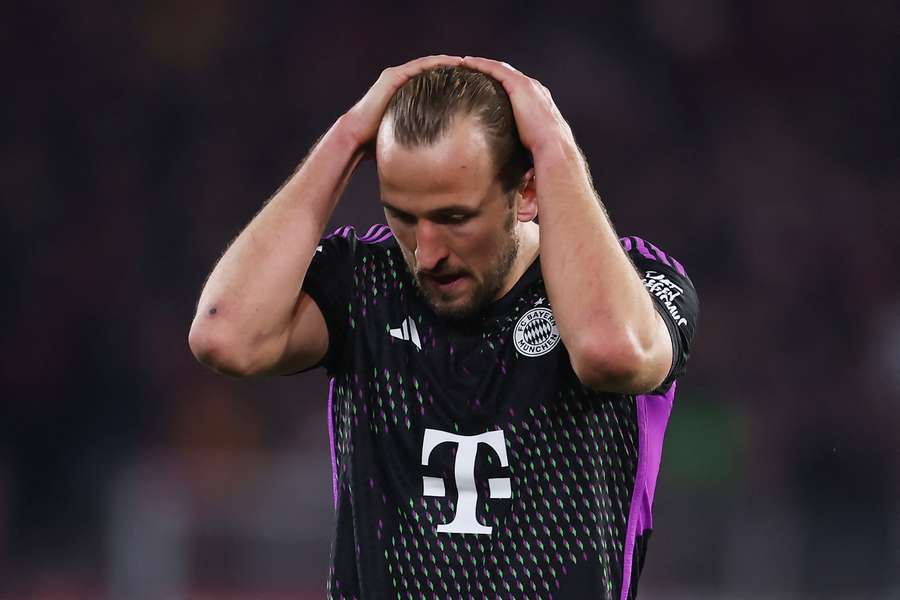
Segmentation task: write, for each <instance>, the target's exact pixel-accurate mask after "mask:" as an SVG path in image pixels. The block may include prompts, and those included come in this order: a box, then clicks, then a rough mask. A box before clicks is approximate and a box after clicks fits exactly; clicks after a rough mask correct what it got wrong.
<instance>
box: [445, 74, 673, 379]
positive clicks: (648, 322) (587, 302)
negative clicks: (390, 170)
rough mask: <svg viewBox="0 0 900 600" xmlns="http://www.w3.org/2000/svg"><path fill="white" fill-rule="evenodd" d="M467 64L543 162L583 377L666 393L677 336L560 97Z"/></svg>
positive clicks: (557, 282)
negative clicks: (500, 97)
mask: <svg viewBox="0 0 900 600" xmlns="http://www.w3.org/2000/svg"><path fill="white" fill-rule="evenodd" d="M463 66H467V67H470V68H474V69H478V70H480V71H483V72H485V73H487V74H488V75H491V76H492V77H494V78H495V79H497V80H498V81H500V82H501V83H502V84H503V86H504V88H505V89H506V91H507V93H508V94H509V96H510V102H511V103H512V106H513V112H514V114H515V118H516V125H517V127H518V129H519V135H520V138H521V139H522V143H523V144H524V145H525V146H526V147H527V148H528V149H529V150H530V151H531V153H532V157H533V158H534V172H535V185H536V190H537V202H538V214H539V215H540V219H541V221H540V236H541V266H542V271H543V275H544V282H545V284H546V287H547V295H548V296H549V298H550V302H551V304H552V306H553V312H554V316H555V318H556V322H557V325H558V326H559V332H560V336H561V337H562V339H563V342H564V343H565V345H566V348H567V350H568V351H569V355H570V358H571V362H572V367H573V369H574V371H575V373H576V374H577V375H578V377H579V379H580V380H581V381H582V383H584V384H585V385H587V386H589V387H592V388H594V389H598V390H603V391H614V392H623V393H636V392H642V391H648V390H651V389H653V388H655V387H657V386H658V385H659V384H660V383H662V381H663V379H664V378H665V376H666V374H667V373H668V370H669V368H670V366H671V363H672V345H671V339H670V337H669V332H668V329H667V328H666V326H665V323H664V322H663V321H662V317H660V315H659V314H658V313H657V312H656V310H655V308H654V307H653V301H652V300H651V298H650V295H649V294H648V293H647V290H646V289H645V288H644V286H643V283H642V282H641V280H640V278H639V277H638V274H637V272H636V271H635V269H634V266H633V265H632V264H631V261H630V260H629V258H628V256H627V255H626V254H625V252H624V251H623V250H622V247H621V245H620V244H619V240H618V236H617V235H616V233H615V231H614V230H613V228H612V225H611V224H610V222H609V220H608V219H607V218H606V214H605V212H604V210H603V207H602V206H601V205H600V203H599V201H598V198H597V196H596V193H595V191H594V188H593V185H592V183H591V178H590V174H589V172H588V169H587V165H586V164H585V162H584V160H583V158H582V156H581V152H580V151H579V149H578V147H577V145H576V144H575V139H574V136H573V135H572V131H571V129H570V128H569V125H568V123H566V121H565V120H564V119H563V117H562V115H561V114H560V112H559V110H558V109H557V107H556V105H555V104H554V102H553V99H552V98H551V96H550V92H549V91H548V90H547V89H546V88H545V87H544V86H543V85H541V84H540V82H538V81H536V80H534V79H531V78H529V77H526V76H525V75H523V74H522V73H520V72H519V71H517V70H516V69H514V68H512V67H511V66H509V65H508V64H506V63H500V62H496V61H492V60H487V59H482V58H471V57H466V59H465V60H464V62H463Z"/></svg>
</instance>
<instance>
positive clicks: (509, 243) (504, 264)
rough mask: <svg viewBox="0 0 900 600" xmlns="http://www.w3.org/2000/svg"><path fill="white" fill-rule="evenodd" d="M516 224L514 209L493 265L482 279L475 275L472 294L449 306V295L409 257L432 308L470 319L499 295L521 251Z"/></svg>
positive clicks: (451, 316)
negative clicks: (426, 278)
mask: <svg viewBox="0 0 900 600" xmlns="http://www.w3.org/2000/svg"><path fill="white" fill-rule="evenodd" d="M514 226H515V213H511V219H510V222H509V223H507V224H506V227H504V229H505V231H506V233H507V236H506V239H505V241H504V243H503V247H502V248H501V251H500V255H499V257H498V259H497V262H496V263H495V265H494V268H493V269H491V270H490V271H489V272H488V273H487V274H486V275H485V276H484V279H483V280H481V281H478V280H477V279H475V278H472V282H473V289H472V291H471V292H470V293H469V298H468V299H467V300H466V301H465V302H463V303H462V304H459V305H454V306H447V305H446V304H445V303H446V302H447V300H448V299H447V298H445V297H444V295H443V294H441V293H440V292H438V291H436V290H434V289H433V288H432V287H431V286H429V285H428V284H427V283H426V282H424V281H423V278H424V276H423V275H422V274H421V273H420V272H419V271H418V270H414V269H413V268H412V266H411V265H410V264H409V261H407V267H408V268H409V269H410V271H411V272H412V273H413V280H414V281H415V283H416V287H417V288H418V289H419V291H420V292H421V293H422V296H423V297H424V298H425V301H426V302H427V303H428V305H429V306H430V307H431V309H432V310H433V311H434V312H435V313H436V314H437V315H438V316H440V317H443V318H445V319H448V320H451V321H466V320H470V319H472V318H474V317H477V316H479V315H481V314H482V313H483V312H484V311H485V309H486V308H487V307H488V306H489V305H490V304H491V303H492V302H493V301H494V300H495V299H496V298H497V294H498V293H499V292H500V290H501V289H503V286H504V284H505V283H506V278H507V276H508V275H509V273H510V271H512V267H513V264H514V263H515V261H516V257H517V256H518V255H519V235H518V233H517V232H516V230H515V227H514ZM463 275H466V276H468V277H472V273H471V272H469V271H466V272H465V273H463Z"/></svg>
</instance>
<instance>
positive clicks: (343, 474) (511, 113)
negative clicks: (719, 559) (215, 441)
mask: <svg viewBox="0 0 900 600" xmlns="http://www.w3.org/2000/svg"><path fill="white" fill-rule="evenodd" d="M367 155H369V156H372V155H374V158H375V160H376V165H377V169H378V180H379V188H380V197H381V202H382V204H383V206H384V210H385V216H386V219H387V226H384V225H381V226H379V225H376V226H373V227H372V228H371V229H370V230H369V231H368V232H367V233H366V234H365V235H359V234H357V233H356V232H355V231H354V230H353V229H352V228H350V227H344V228H339V229H338V230H336V231H335V232H334V233H332V234H331V235H329V236H327V237H325V238H322V234H323V232H324V229H325V226H326V224H327V222H328V220H329V219H330V217H331V214H332V212H333V210H334V207H335V205H336V203H337V201H338V198H339V197H340V195H341V193H342V192H343V190H344V188H345V186H346V184H347V182H348V180H349V178H350V177H351V175H352V173H353V171H354V170H355V168H356V166H357V165H358V164H359V161H360V160H361V159H362V158H363V157H364V156H367ZM538 215H539V222H540V224H539V225H538V222H537V220H538ZM697 315H698V302H697V297H696V292H695V290H694V288H693V285H692V284H691V282H690V279H689V278H688V277H687V275H686V273H685V271H684V268H683V267H682V265H681V264H680V263H679V262H678V261H677V260H675V259H674V258H673V257H671V256H668V255H667V254H665V253H664V252H663V251H662V250H660V249H659V248H657V247H656V246H654V245H653V244H650V243H649V242H646V241H644V240H642V239H641V238H638V237H624V238H621V239H619V238H618V237H617V236H616V234H615V232H614V230H613V228H612V226H611V224H610V222H609V220H608V219H607V216H606V213H605V210H604V208H603V206H602V204H601V203H600V201H599V198H598V197H597V194H596V192H595V191H594V188H593V185H592V182H591V176H590V172H589V170H588V167H587V164H586V162H585V160H584V158H583V156H582V154H581V151H580V150H579V148H578V146H577V144H576V143H575V139H574V136H573V134H572V130H571V128H570V127H569V125H568V123H566V121H565V119H564V118H563V117H562V115H561V114H560V112H559V110H558V108H557V107H556V105H555V103H554V102H553V99H552V97H551V95H550V93H549V91H548V90H547V89H546V88H545V87H544V86H543V85H541V84H540V83H539V82H538V81H536V80H534V79H532V78H529V77H527V76H525V75H523V74H522V73H520V72H519V71H517V70H516V69H514V68H512V67H511V66H510V65H508V64H506V63H500V62H497V61H493V60H488V59H484V58H474V57H465V58H461V57H455V56H446V55H440V56H430V57H425V58H420V59H417V60H414V61H411V62H409V63H406V64H404V65H401V66H398V67H392V68H389V69H386V70H385V71H384V72H383V73H382V74H381V76H380V77H379V78H378V80H377V81H376V82H375V84H374V85H373V86H372V88H370V89H369V90H368V92H367V93H366V94H365V95H364V96H363V98H362V99H361V100H360V101H359V102H357V103H356V104H355V105H354V106H353V107H352V108H351V109H350V110H349V111H347V112H346V113H345V114H344V115H342V116H341V117H340V118H339V119H338V120H337V122H336V123H335V124H334V125H333V126H332V127H331V128H330V129H329V130H328V131H327V132H326V133H325V134H324V135H323V136H322V138H321V139H320V140H319V141H318V143H317V144H316V145H315V146H314V148H313V150H312V151H311V152H310V154H309V155H308V156H307V158H306V160H305V161H304V162H303V163H302V164H301V166H300V168H299V169H298V170H297V171H296V172H295V173H294V174H293V176H292V177H291V178H290V179H289V180H288V181H287V182H286V183H285V184H284V186H282V188H281V189H280V190H279V191H278V192H277V193H276V194H275V196H274V197H273V198H272V199H271V200H270V201H269V202H268V203H267V204H266V205H265V206H264V207H263V209H262V210H261V211H260V212H259V213H258V214H257V216H256V217H255V218H254V219H253V220H252V221H251V222H250V224H249V225H248V226H247V227H246V228H245V229H244V231H243V232H242V233H241V234H240V235H239V236H238V238H237V239H236V240H235V241H234V242H233V243H232V244H231V246H230V247H229V248H228V250H227V251H226V252H225V254H224V255H223V256H222V258H221V260H220V261H219V263H218V264H217V265H216V267H215V269H214V270H213V272H212V274H211V275H210V277H209V279H208V281H207V283H206V286H205V288H204V290H203V293H202V295H201V297H200V301H199V304H198V308H197V315H196V317H195V319H194V322H193V325H192V327H191V332H190V338H189V341H190V345H191V348H192V350H193V351H194V353H195V355H196V356H197V358H198V359H199V360H200V361H201V362H203V363H204V364H206V365H208V366H210V367H211V368H213V369H215V370H217V371H219V372H223V373H227V374H231V375H237V376H252V375H260V374H291V373H296V372H298V371H302V370H305V369H309V368H312V367H315V366H323V367H325V368H326V369H327V370H328V373H329V375H330V377H331V383H330V390H329V415H328V416H329V429H330V431H329V433H330V436H331V445H332V467H333V481H332V483H333V492H334V501H335V510H336V513H337V523H336V534H335V541H334V546H333V551H332V566H331V569H330V573H329V577H328V593H329V596H331V597H348V598H349V597H366V598H368V597H371V598H381V597H386V596H398V597H407V596H416V597H421V596H423V595H425V596H433V595H435V594H440V595H442V596H445V595H451V596H454V597H456V596H461V595H471V596H475V597H482V596H496V595H498V594H503V595H513V596H516V597H535V596H537V597H547V596H552V597H555V598H582V597H584V598H588V597H590V598H596V597H601V598H617V599H619V598H633V597H635V595H636V593H637V580H638V577H639V574H640V571H641V568H642V565H643V559H644V556H645V553H646V547H647V540H648V538H649V534H650V531H651V525H652V522H651V514H650V508H651V505H652V500H653V493H654V488H655V482H656V476H657V472H658V469H659V463H660V457H661V444H662V436H663V433H664V431H665V426H666V422H667V419H668V416H669V412H670V410H671V407H672V400H673V398H674V393H675V380H676V378H677V377H679V376H680V375H681V374H682V373H683V372H684V367H685V363H686V361H687V357H688V353H689V346H690V343H691V340H692V337H693V332H694V329H695V324H696V319H697Z"/></svg>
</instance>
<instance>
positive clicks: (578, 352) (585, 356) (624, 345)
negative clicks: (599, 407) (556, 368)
mask: <svg viewBox="0 0 900 600" xmlns="http://www.w3.org/2000/svg"><path fill="white" fill-rule="evenodd" d="M569 358H570V360H571V363H572V369H573V370H574V371H575V375H576V376H577V377H578V379H579V381H581V383H582V384H583V385H584V386H586V387H588V388H590V389H592V390H595V391H603V392H615V393H624V394H638V393H642V392H648V391H650V390H653V389H655V388H657V387H658V386H659V385H660V384H661V383H662V381H663V378H664V377H665V375H663V377H662V378H660V377H659V376H658V374H656V373H655V372H654V368H653V361H652V356H651V352H650V350H649V349H648V348H645V347H644V346H642V345H641V344H640V343H639V341H638V340H637V339H636V336H634V335H627V334H625V335H622V336H620V337H619V338H612V339H611V338H609V337H605V336H591V337H587V338H585V339H583V340H581V341H580V342H579V343H577V344H576V345H575V348H574V351H570V353H569ZM657 379H658V380H657Z"/></svg>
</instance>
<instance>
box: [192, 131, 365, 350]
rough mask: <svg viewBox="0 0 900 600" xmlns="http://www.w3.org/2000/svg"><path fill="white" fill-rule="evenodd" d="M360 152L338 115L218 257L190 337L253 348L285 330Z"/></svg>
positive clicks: (198, 308)
mask: <svg viewBox="0 0 900 600" xmlns="http://www.w3.org/2000/svg"><path fill="white" fill-rule="evenodd" d="M361 157H362V153H361V151H360V150H359V149H358V147H357V145H356V143H355V142H354V141H353V138H352V137H351V136H349V135H346V134H345V133H344V130H343V128H342V127H341V120H338V122H337V123H335V125H334V126H332V127H331V129H329V130H328V132H326V133H325V135H324V136H323V137H322V138H321V139H320V140H319V142H318V143H317V144H316V146H315V147H314V148H313V150H312V151H311V152H310V154H309V155H308V156H307V158H306V160H305V161H304V163H303V164H302V166H301V167H300V168H299V169H298V170H297V171H296V172H295V173H294V174H293V175H292V176H291V178H290V179H289V180H288V181H287V182H286V183H285V184H284V186H282V188H281V189H280V190H279V191H278V192H277V193H276V194H275V195H274V196H273V197H272V199H271V200H270V201H269V202H268V203H267V204H266V205H265V206H264V207H263V208H262V210H260V212H259V213H258V214H257V215H256V217H254V218H253V220H252V221H251V222H250V223H249V224H248V225H247V226H246V228H244V230H243V231H242V232H241V234H240V235H239V236H238V237H237V238H236V239H235V240H234V241H233V242H232V243H231V245H230V246H229V248H228V250H227V251H226V252H225V254H224V255H223V256H222V258H221V259H220V260H219V262H218V264H217V265H216V266H215V268H214V269H213V271H212V273H211V274H210V276H209V279H208V280H207V282H206V285H205V286H204V288H203V292H202V294H201V295H200V300H199V302H198V306H197V314H196V316H195V318H194V323H193V325H192V327H191V337H192V339H194V338H203V337H207V338H210V337H211V338H216V340H217V345H218V346H233V345H237V346H240V347H241V348H242V349H243V351H244V352H251V351H253V350H254V349H255V348H257V347H258V346H261V345H264V344H267V343H270V342H271V341H272V340H273V339H274V340H275V341H276V343H277V338H278V337H279V336H284V335H286V333H287V329H288V327H289V325H290V323H291V320H292V317H293V314H294V311H295V310H296V306H297V303H298V300H299V297H300V284H301V282H302V281H303V278H304V276H305V274H306V270H307V269H308V268H309V264H310V262H311V261H312V257H313V254H314V253H315V248H316V245H317V244H318V241H319V239H320V238H321V236H322V232H323V230H324V228H325V226H326V225H327V223H328V220H329V219H330V217H331V214H332V212H333V210H334V207H335V206H336V204H337V202H338V199H339V197H340V195H341V194H342V193H343V190H344V188H345V187H346V185H347V182H348V181H349V179H350V177H351V175H352V174H353V171H354V170H355V168H356V167H357V165H358V164H359V161H360V159H361ZM193 345H194V344H193V343H192V346H193ZM207 345H211V344H210V343H207Z"/></svg>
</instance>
